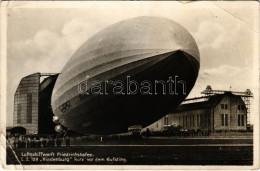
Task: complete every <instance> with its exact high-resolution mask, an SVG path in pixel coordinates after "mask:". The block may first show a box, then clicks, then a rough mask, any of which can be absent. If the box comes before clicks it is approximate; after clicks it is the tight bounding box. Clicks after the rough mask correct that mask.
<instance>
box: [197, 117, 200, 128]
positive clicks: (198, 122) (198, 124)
mask: <svg viewBox="0 0 260 171" xmlns="http://www.w3.org/2000/svg"><path fill="white" fill-rule="evenodd" d="M197 126H200V115H197Z"/></svg>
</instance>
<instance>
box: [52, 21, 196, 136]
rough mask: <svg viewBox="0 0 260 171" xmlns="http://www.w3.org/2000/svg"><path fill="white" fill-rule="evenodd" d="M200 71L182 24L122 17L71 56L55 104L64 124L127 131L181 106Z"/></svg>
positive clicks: (87, 130)
mask: <svg viewBox="0 0 260 171" xmlns="http://www.w3.org/2000/svg"><path fill="white" fill-rule="evenodd" d="M137 26H138V27H137ZM151 26H153V27H151ZM144 30H146V32H144ZM159 30H160V32H157V31H159ZM155 33H156V34H155ZM171 36H172V37H171ZM198 71H199V53H198V49H197V46H196V43H195V41H194V40H193V38H192V37H191V36H190V34H189V33H188V32H187V31H186V30H185V29H184V28H183V27H181V26H179V25H177V24H176V23H174V22H172V21H169V20H166V19H162V18H154V17H147V18H146V17H145V18H142V17H141V18H135V19H132V20H129V21H123V22H121V23H118V24H116V25H114V26H111V27H109V28H107V29H105V30H104V31H101V32H100V33H98V34H97V35H95V36H93V37H92V38H90V40H89V41H87V42H86V43H85V44H84V45H83V46H82V47H81V48H80V49H79V50H78V51H77V52H76V53H75V54H74V55H73V56H72V58H71V60H70V61H69V62H68V63H67V64H66V66H65V67H64V69H63V71H62V72H61V74H60V75H59V77H58V80H57V83H56V85H55V88H54V91H53V96H52V108H53V111H54V113H55V115H57V116H58V117H59V118H60V122H61V124H63V125H64V126H66V127H68V128H70V129H73V130H76V131H79V132H84V133H89V134H115V133H122V132H126V131H127V128H128V127H129V126H131V125H142V126H143V127H145V126H148V125H149V124H151V123H153V122H155V121H156V120H158V119H160V118H161V117H162V116H164V115H165V114H167V113H168V112H170V111H171V110H173V109H174V108H175V107H177V106H178V105H179V104H180V103H181V102H182V101H183V100H184V99H185V98H186V97H187V95H188V94H189V92H190V91H191V89H192V87H193V86H194V84H195V82H196V79H197V76H198ZM144 81H145V82H146V84H145V85H146V87H145V88H144V89H142V91H141V88H142V87H144V84H143V82H144ZM172 81H173V82H172ZM94 82H95V83H96V84H94V85H93V83H94ZM111 82H112V83H114V84H112V83H111ZM129 82H131V84H129ZM133 82H134V83H133ZM147 82H149V83H150V84H149V85H147ZM169 82H170V83H171V90H169V89H170V83H169ZM115 83H116V84H115ZM164 83H165V84H164ZM97 85H98V86H97ZM116 86H117V87H116ZM79 87H80V89H79ZM98 87H101V90H100V89H98ZM147 87H149V88H150V89H149V90H150V91H149V92H150V93H147V92H148V91H147V90H148V88H147ZM84 88H85V89H84ZM104 89H105V90H104ZM136 89H137V91H134V90H136ZM84 90H86V91H84ZM98 90H100V91H98ZM129 90H130V91H129ZM144 90H146V91H144ZM118 92H121V93H118ZM144 92H146V93H144Z"/></svg>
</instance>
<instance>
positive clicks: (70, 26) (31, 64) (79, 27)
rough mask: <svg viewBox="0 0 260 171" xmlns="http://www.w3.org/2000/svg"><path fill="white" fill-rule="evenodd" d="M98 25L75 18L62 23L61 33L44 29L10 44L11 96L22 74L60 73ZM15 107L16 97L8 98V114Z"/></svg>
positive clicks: (9, 92) (9, 77) (8, 51)
mask: <svg viewBox="0 0 260 171" xmlns="http://www.w3.org/2000/svg"><path fill="white" fill-rule="evenodd" d="M95 27H96V26H94V25H91V24H90V23H88V22H86V21H84V20H82V19H73V20H70V21H68V22H67V23H65V24H64V25H63V27H62V29H61V32H60V30H58V31H54V30H51V29H41V30H38V31H37V32H36V33H35V34H34V35H33V36H32V37H30V38H27V39H25V40H19V41H15V42H11V43H9V44H8V47H7V57H8V58H7V59H8V60H7V62H8V67H7V69H8V71H7V72H8V90H7V91H8V94H9V95H11V97H12V98H10V99H13V95H14V93H15V90H16V88H17V86H18V84H19V82H20V80H21V78H22V77H24V76H27V75H29V74H33V73H36V72H42V73H59V72H61V69H62V68H63V66H64V65H65V63H66V62H67V61H68V60H69V58H70V57H71V56H72V54H73V53H74V52H75V51H76V50H77V49H78V48H79V47H80V46H81V45H82V44H83V43H84V42H85V41H86V40H87V39H88V38H89V37H90V36H92V35H93V34H94V33H95V32H97V31H98V30H99V29H95ZM100 28H101V27H100ZM12 110H13V100H9V103H8V113H12V112H13V111H12Z"/></svg>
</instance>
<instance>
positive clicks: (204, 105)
mask: <svg viewBox="0 0 260 171" xmlns="http://www.w3.org/2000/svg"><path fill="white" fill-rule="evenodd" d="M226 95H228V96H237V97H241V96H239V95H234V94H232V93H231V92H225V93H224V94H216V95H211V96H209V98H208V100H207V101H203V102H194V103H188V104H181V105H180V106H179V107H178V108H177V109H175V110H173V112H181V111H189V110H195V109H208V108H212V107H215V106H216V105H217V104H218V103H219V102H220V101H221V100H222V98H223V97H224V96H226Z"/></svg>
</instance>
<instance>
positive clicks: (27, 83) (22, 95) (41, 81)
mask: <svg viewBox="0 0 260 171" xmlns="http://www.w3.org/2000/svg"><path fill="white" fill-rule="evenodd" d="M57 77H58V74H49V73H45V74H43V73H34V74H31V75H28V76H26V77H24V78H22V79H21V81H20V83H19V85H18V87H17V89H16V92H15V95H14V114H13V126H14V127H23V128H25V129H26V134H49V133H54V127H55V124H54V123H53V122H52V117H53V112H52V109H51V94H52V90H53V87H54V84H55V82H56V79H57Z"/></svg>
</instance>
